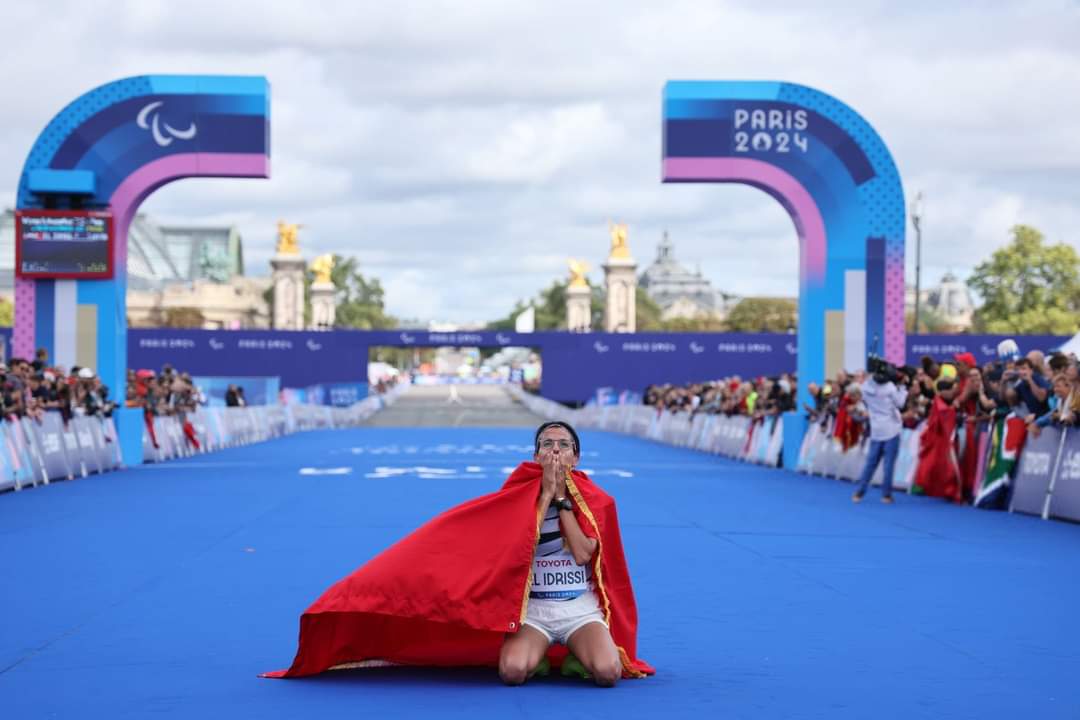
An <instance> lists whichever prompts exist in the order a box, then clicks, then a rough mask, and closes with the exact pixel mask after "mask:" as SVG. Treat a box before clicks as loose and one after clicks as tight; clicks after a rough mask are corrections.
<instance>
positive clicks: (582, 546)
mask: <svg viewBox="0 0 1080 720" xmlns="http://www.w3.org/2000/svg"><path fill="white" fill-rule="evenodd" d="M559 527H560V528H561V529H562V534H563V538H565V539H566V545H567V547H569V548H570V553H571V554H572V555H573V556H574V562H576V563H577V564H578V565H585V564H586V563H588V562H589V561H590V560H592V556H593V553H595V552H596V547H597V545H598V544H599V543H597V541H596V539H595V538H591V537H589V536H588V535H586V534H585V533H584V532H582V530H581V526H580V525H578V521H577V516H575V515H574V513H573V512H572V511H570V510H559Z"/></svg>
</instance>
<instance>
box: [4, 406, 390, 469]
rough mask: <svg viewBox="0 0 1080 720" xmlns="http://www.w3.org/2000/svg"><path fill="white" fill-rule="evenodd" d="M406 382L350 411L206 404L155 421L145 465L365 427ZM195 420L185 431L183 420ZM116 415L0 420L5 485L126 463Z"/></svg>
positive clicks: (145, 448)
mask: <svg viewBox="0 0 1080 720" xmlns="http://www.w3.org/2000/svg"><path fill="white" fill-rule="evenodd" d="M405 387H407V386H400V387H398V388H395V389H394V390H391V391H390V392H389V393H386V394H385V395H374V396H371V397H368V398H365V399H364V400H361V401H360V402H358V403H356V404H354V405H351V406H349V407H346V408H336V407H328V406H324V405H259V406H253V407H228V408H218V407H212V408H200V409H198V410H197V411H195V412H190V413H187V414H186V415H185V416H184V417H183V418H181V417H180V416H176V415H169V416H158V417H154V418H152V424H153V428H154V432H153V434H151V433H150V428H149V427H146V428H144V430H143V458H144V462H162V461H165V460H170V459H173V458H178V457H187V456H190V455H194V454H195V453H200V452H211V451H214V450H220V449H222V448H227V447H234V446H237V445H246V444H248V443H253V442H261V441H263V440H270V439H272V438H276V437H281V436H282V435H288V434H290V433H294V432H299V431H303V430H316V429H321V428H340V427H351V426H354V425H359V424H360V423H362V422H364V421H365V420H367V419H368V418H369V417H371V416H372V415H374V414H375V413H376V412H378V411H379V410H380V409H382V408H383V407H386V406H387V405H389V404H391V403H393V402H394V400H395V399H396V398H397V396H398V395H400V394H401V392H402V391H403V390H404V389H405ZM185 421H186V422H187V423H190V425H189V427H188V428H187V430H186V431H185V427H184V423H185ZM116 437H117V436H116V427H115V426H114V425H113V421H112V419H111V418H100V417H74V418H71V420H69V421H68V422H67V423H66V424H65V423H64V421H63V419H62V418H61V416H60V413H58V412H47V413H45V415H44V416H43V417H42V419H41V420H40V421H39V420H31V419H29V418H21V419H16V420H7V421H3V422H0V490H10V489H14V490H20V489H22V488H24V487H26V486H28V485H30V486H34V485H38V484H48V483H49V482H50V481H51V480H60V479H69V480H70V479H72V478H75V477H86V476H87V475H88V474H90V473H100V472H106V471H108V470H115V469H116V468H119V467H120V466H121V462H120V447H119V443H118V442H117V440H116Z"/></svg>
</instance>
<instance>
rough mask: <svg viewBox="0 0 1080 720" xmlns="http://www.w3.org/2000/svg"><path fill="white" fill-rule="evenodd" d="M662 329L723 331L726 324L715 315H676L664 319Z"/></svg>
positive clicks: (672, 330)
mask: <svg viewBox="0 0 1080 720" xmlns="http://www.w3.org/2000/svg"><path fill="white" fill-rule="evenodd" d="M662 329H663V330H667V331H668V332H723V331H724V330H726V329H727V326H726V325H725V323H724V321H723V320H719V319H717V318H715V317H694V318H683V317H677V318H671V319H670V320H665V321H664V322H663V327H662Z"/></svg>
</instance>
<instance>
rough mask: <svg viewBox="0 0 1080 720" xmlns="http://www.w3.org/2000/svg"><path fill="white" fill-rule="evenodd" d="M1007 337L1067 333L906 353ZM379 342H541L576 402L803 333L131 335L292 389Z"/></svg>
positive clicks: (163, 353)
mask: <svg viewBox="0 0 1080 720" xmlns="http://www.w3.org/2000/svg"><path fill="white" fill-rule="evenodd" d="M10 333H11V330H10V328H6V329H3V330H0V341H5V342H6V341H8V340H9V338H10ZM1007 337H1012V338H1013V339H1014V340H1015V341H1016V343H1017V345H1019V347H1020V351H1021V352H1022V353H1026V352H1028V351H1030V350H1043V351H1049V350H1052V349H1054V348H1056V347H1059V346H1061V345H1062V344H1063V343H1064V342H1065V341H1066V340H1068V338H1067V337H1063V336H1054V335H1016V336H1006V335H912V336H908V346H907V360H908V362H909V363H911V364H915V363H918V361H919V358H920V357H921V356H922V355H930V356H932V357H934V358H935V359H938V360H941V359H951V358H952V356H953V355H954V354H956V353H960V352H970V353H972V354H974V355H975V358H976V359H977V360H978V361H979V362H980V363H984V362H988V361H990V360H995V359H997V345H998V343H999V342H1001V341H1002V340H1004V339H1006V338H1007ZM380 346H384V347H385V346H391V347H441V346H451V347H530V348H534V349H535V350H537V352H538V353H539V354H540V356H541V358H542V362H543V376H542V379H541V385H540V392H541V394H542V395H543V396H544V397H546V398H549V399H552V400H558V401H560V402H569V403H584V402H587V401H588V400H590V399H592V398H595V396H596V391H597V390H598V389H599V388H610V389H611V393H613V394H616V395H619V394H622V393H624V392H626V391H630V392H633V393H641V392H642V391H643V390H644V389H645V388H646V387H647V386H648V385H651V384H656V383H690V382H701V381H707V380H716V379H719V378H723V377H727V376H730V375H739V376H741V377H743V378H750V377H759V376H775V375H779V374H781V373H793V372H795V364H796V357H797V353H798V345H797V342H796V336H795V335H789V334H777V333H633V334H616V333H568V332H552V331H545V332H537V333H515V332H494V331H462V332H428V331H418V330H372V331H361V330H333V331H327V332H316V331H311V332H307V331H274V330H231V331H225V330H220V331H218V330H173V329H168V328H162V329H132V330H130V331H129V332H128V367H130V368H134V369H138V368H150V369H153V370H155V371H156V370H160V369H161V367H162V366H163V365H165V364H170V365H172V366H173V367H174V368H176V369H178V370H183V371H186V372H190V373H191V374H192V375H198V376H207V377H246V376H250V375H251V374H252V373H257V374H258V375H260V376H266V377H278V378H280V387H281V388H283V389H284V388H308V387H312V386H315V385H320V386H326V387H330V386H334V385H338V384H342V385H345V386H357V385H358V384H363V385H366V383H367V364H368V350H369V348H372V347H380ZM518 375H519V376H520V372H518ZM821 379H822V378H804V380H814V381H820V380H821ZM247 392H251V390H248V391H247ZM341 392H342V393H347V392H351V391H346V390H343V391H341ZM357 392H360V391H359V390H357ZM364 394H365V395H366V391H364ZM342 397H344V395H342ZM327 400H328V401H329V395H327ZM249 401H250V398H249Z"/></svg>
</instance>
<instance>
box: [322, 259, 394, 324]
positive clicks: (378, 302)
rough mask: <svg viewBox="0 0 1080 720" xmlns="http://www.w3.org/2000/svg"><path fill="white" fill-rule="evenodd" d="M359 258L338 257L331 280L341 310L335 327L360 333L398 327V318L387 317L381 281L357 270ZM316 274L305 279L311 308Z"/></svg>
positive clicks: (337, 312)
mask: <svg viewBox="0 0 1080 720" xmlns="http://www.w3.org/2000/svg"><path fill="white" fill-rule="evenodd" d="M356 266H357V261H356V258H344V257H342V256H340V255H335V256H334V269H333V270H332V271H331V272H330V281H331V282H332V283H334V288H335V290H336V292H335V296H334V299H335V301H336V303H337V309H336V312H335V316H334V326H335V327H339V328H357V329H360V330H380V329H385V328H392V327H395V326H396V325H397V319H396V318H394V317H392V316H390V315H387V314H386V303H385V301H384V293H383V288H382V283H380V282H379V280H378V278H370V279H368V278H366V277H364V275H363V273H361V272H360V271H359V270H358V269H357V267H356ZM314 277H315V274H314V273H313V272H311V271H308V272H307V278H306V280H305V283H304V284H305V305H307V306H308V308H310V298H309V295H310V289H311V282H312V281H313V280H314ZM305 314H306V313H305Z"/></svg>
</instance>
